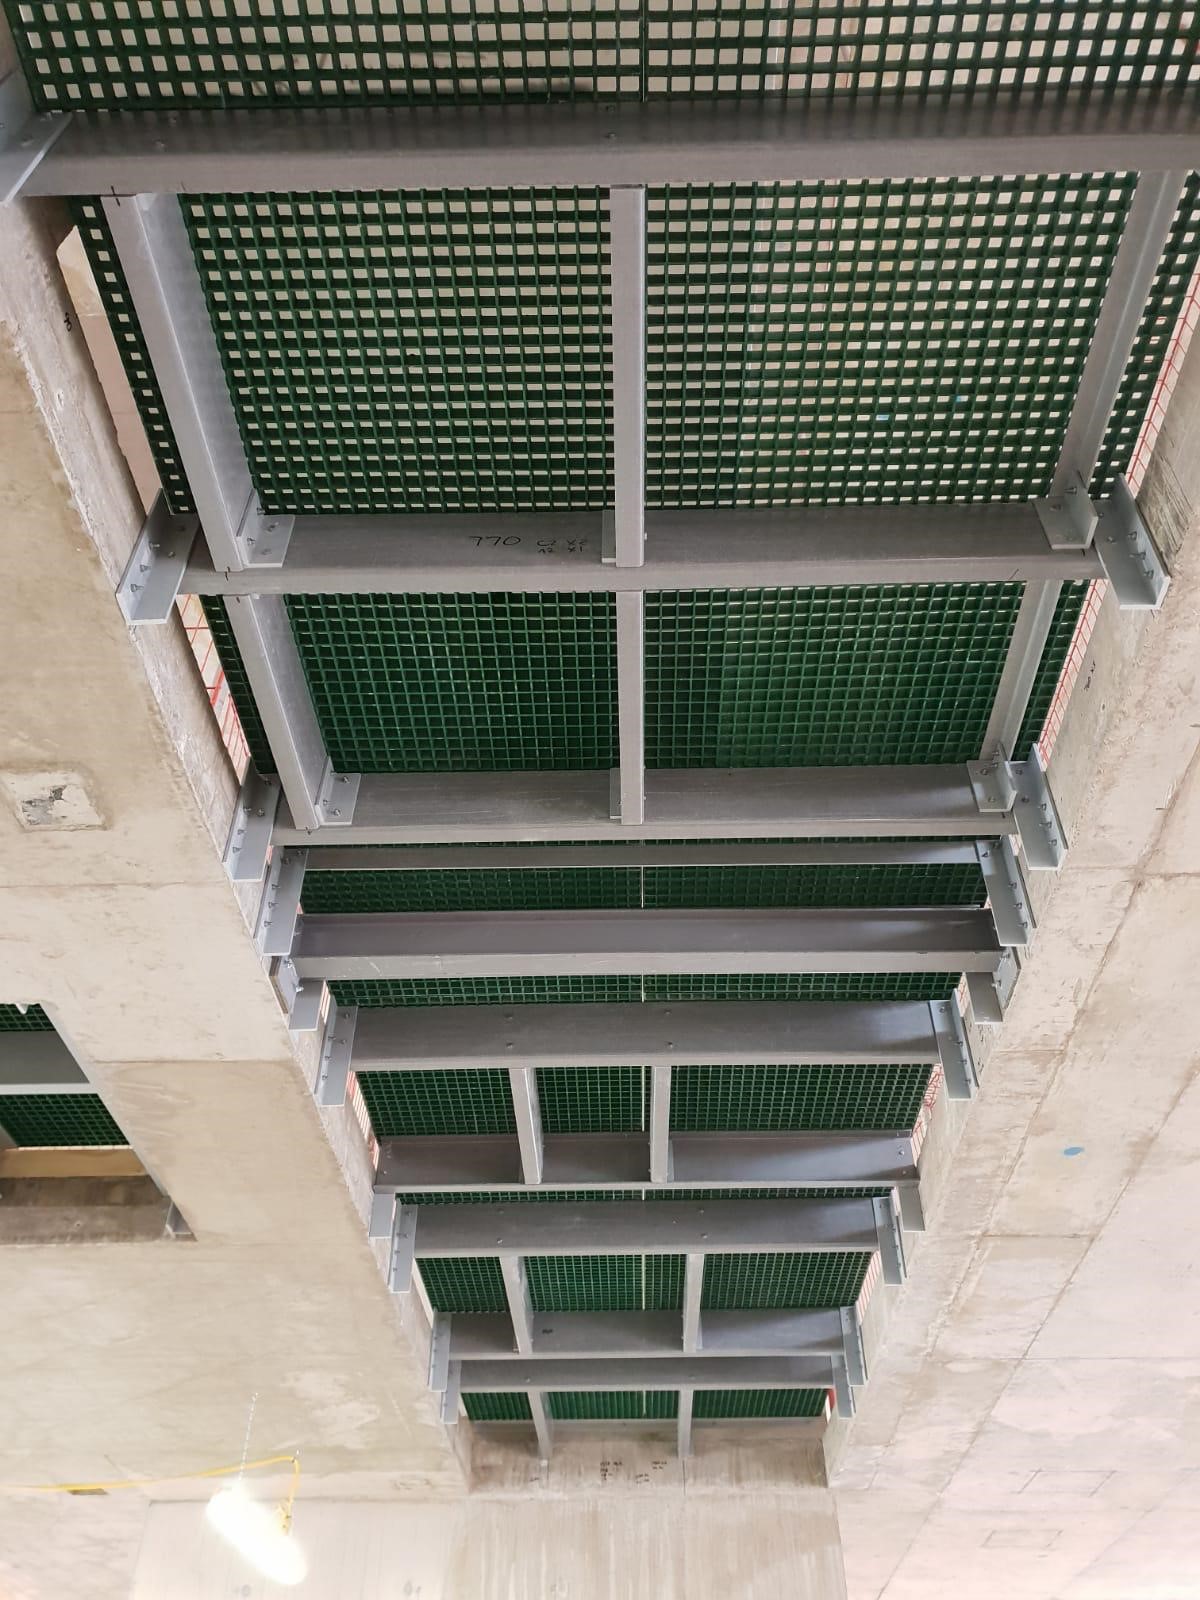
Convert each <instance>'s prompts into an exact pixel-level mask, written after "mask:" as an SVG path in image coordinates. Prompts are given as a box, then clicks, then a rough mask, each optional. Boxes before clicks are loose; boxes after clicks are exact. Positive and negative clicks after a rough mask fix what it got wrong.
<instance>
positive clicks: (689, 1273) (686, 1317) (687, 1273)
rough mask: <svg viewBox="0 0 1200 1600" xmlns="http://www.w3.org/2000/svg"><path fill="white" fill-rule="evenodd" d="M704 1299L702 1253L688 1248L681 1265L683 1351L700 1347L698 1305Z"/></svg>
mask: <svg viewBox="0 0 1200 1600" xmlns="http://www.w3.org/2000/svg"><path fill="white" fill-rule="evenodd" d="M703 1299H704V1255H703V1253H702V1252H700V1251H696V1250H689V1251H688V1254H687V1256H686V1258H685V1260H684V1265H683V1340H682V1343H683V1353H684V1355H689V1356H693V1355H695V1354H696V1353H697V1352H698V1351H699V1349H700V1327H701V1317H700V1306H701V1303H702V1302H703Z"/></svg>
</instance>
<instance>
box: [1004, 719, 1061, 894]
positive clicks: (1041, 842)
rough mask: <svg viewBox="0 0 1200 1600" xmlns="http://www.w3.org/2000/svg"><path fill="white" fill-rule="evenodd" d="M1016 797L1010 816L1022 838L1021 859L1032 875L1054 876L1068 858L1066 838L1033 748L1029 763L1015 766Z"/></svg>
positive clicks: (1052, 796)
mask: <svg viewBox="0 0 1200 1600" xmlns="http://www.w3.org/2000/svg"><path fill="white" fill-rule="evenodd" d="M1013 773H1014V775H1015V777H1016V783H1017V797H1016V801H1015V802H1014V805H1013V816H1014V817H1015V818H1016V821H1017V828H1018V830H1019V832H1020V835H1021V848H1022V850H1023V852H1024V859H1025V861H1026V862H1027V863H1028V865H1029V867H1030V868H1031V869H1032V870H1033V871H1035V872H1057V871H1058V869H1059V867H1061V866H1062V864H1063V862H1064V860H1065V859H1066V854H1067V836H1066V833H1065V831H1064V829H1063V825H1062V820H1061V818H1060V817H1059V815H1058V807H1057V806H1056V805H1055V803H1054V793H1053V791H1052V789H1051V788H1050V778H1049V774H1048V773H1047V771H1046V764H1045V762H1044V761H1043V760H1042V756H1041V752H1040V751H1039V750H1038V748H1037V746H1036V745H1035V746H1034V748H1033V750H1032V752H1031V753H1030V757H1029V760H1028V761H1021V762H1014V763H1013Z"/></svg>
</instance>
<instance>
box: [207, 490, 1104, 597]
mask: <svg viewBox="0 0 1200 1600" xmlns="http://www.w3.org/2000/svg"><path fill="white" fill-rule="evenodd" d="M602 524H603V518H602V515H601V513H599V512H586V511H574V512H557V511H556V512H498V513H486V512H484V513H470V514H454V513H451V514H441V515H436V516H435V515H424V514H420V513H412V514H408V515H403V516H387V515H380V516H374V517H366V516H358V517H349V516H341V517H332V516H330V517H312V516H298V517H297V518H296V519H295V525H294V529H293V532H292V536H291V540H290V542H289V544H288V549H287V553H286V556H285V558H284V561H283V564H282V565H281V566H279V567H276V568H273V569H263V570H261V571H258V572H255V573H248V572H237V571H227V570H225V569H224V567H223V566H222V564H221V563H220V562H219V561H216V562H214V561H213V560H211V559H210V558H209V557H208V555H207V554H206V552H205V550H204V548H203V541H198V542H197V543H196V545H195V546H194V547H193V550H192V555H191V559H190V561H189V562H188V565H187V569H186V571H185V573H184V575H183V579H182V586H183V589H184V592H186V593H191V594H204V595H207V594H226V595H227V594H353V593H370V594H385V593H409V594H414V593H437V594H441V593H460V594H461V593H488V592H492V591H498V590H503V591H507V592H509V593H518V592H530V593H539V594H545V593H564V592H601V593H603V592H610V591H616V592H617V593H633V594H636V593H640V592H642V591H644V590H655V589H673V590H677V589H730V588H745V587H747V586H752V587H761V586H764V585H765V586H768V587H773V586H779V587H785V588H790V587H803V586H806V585H825V584H873V583H1008V582H1014V581H1025V582H1042V581H1045V580H1048V579H1052V578H1060V579H1061V578H1102V577H1103V576H1104V571H1105V569H1104V565H1103V563H1102V559H1101V558H1102V555H1103V552H1102V551H1099V550H1078V549H1075V550H1072V549H1064V550H1053V549H1051V548H1050V547H1049V546H1048V544H1047V542H1046V536H1045V532H1044V530H1043V527H1042V523H1041V521H1040V520H1039V518H1038V515H1037V513H1036V511H1035V510H1034V507H1033V506H1032V504H1030V503H1028V502H1023V501H1022V502H1012V503H996V504H988V503H986V502H985V503H981V504H978V505H976V504H963V505H955V504H944V505H924V506H922V505H901V506H870V505H847V506H786V507H771V508H767V507H747V506H731V507H725V508H721V509H716V510H682V511H676V510H667V511H657V510H651V511H648V512H647V513H646V542H645V561H644V563H643V564H642V565H641V566H617V565H615V564H614V563H611V562H606V561H603V560H602V559H601V556H602V551H603V548H604V543H605V540H604V537H603V533H602Z"/></svg>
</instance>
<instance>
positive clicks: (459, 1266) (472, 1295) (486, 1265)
mask: <svg viewBox="0 0 1200 1600" xmlns="http://www.w3.org/2000/svg"><path fill="white" fill-rule="evenodd" d="M419 1249H420V1244H419V1241H418V1250H419ZM417 1265H418V1267H419V1269H420V1273H421V1281H422V1283H423V1284H424V1285H425V1293H426V1294H427V1295H428V1296H429V1304H430V1305H431V1306H432V1307H433V1309H434V1310H435V1311H451V1312H452V1311H462V1312H466V1313H468V1314H470V1313H477V1314H479V1315H487V1314H499V1313H500V1312H502V1311H507V1310H508V1296H507V1295H506V1294H505V1292H504V1279H503V1277H502V1276H501V1273H500V1262H499V1261H498V1260H497V1259H496V1257H495V1256H458V1257H455V1258H453V1259H449V1260H444V1261H443V1260H441V1259H430V1260H424V1261H418V1263H417Z"/></svg>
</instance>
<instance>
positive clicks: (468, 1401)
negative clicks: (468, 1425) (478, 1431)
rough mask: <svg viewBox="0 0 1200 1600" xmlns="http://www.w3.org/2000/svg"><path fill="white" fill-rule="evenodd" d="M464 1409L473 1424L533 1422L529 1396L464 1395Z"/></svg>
mask: <svg viewBox="0 0 1200 1600" xmlns="http://www.w3.org/2000/svg"><path fill="white" fill-rule="evenodd" d="M462 1403H463V1409H464V1410H465V1411H466V1413H467V1416H468V1417H469V1419H470V1420H471V1421H472V1422H532V1421H533V1417H532V1416H531V1414H530V1411H529V1396H528V1395H526V1394H522V1393H520V1392H519V1391H518V1392H517V1393H515V1394H464V1395H463V1397H462Z"/></svg>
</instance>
